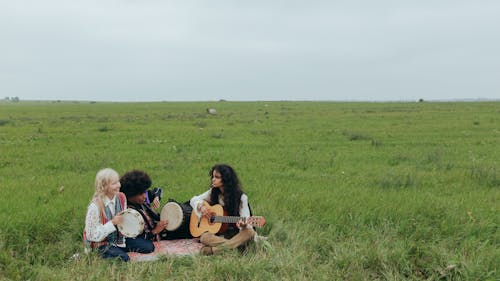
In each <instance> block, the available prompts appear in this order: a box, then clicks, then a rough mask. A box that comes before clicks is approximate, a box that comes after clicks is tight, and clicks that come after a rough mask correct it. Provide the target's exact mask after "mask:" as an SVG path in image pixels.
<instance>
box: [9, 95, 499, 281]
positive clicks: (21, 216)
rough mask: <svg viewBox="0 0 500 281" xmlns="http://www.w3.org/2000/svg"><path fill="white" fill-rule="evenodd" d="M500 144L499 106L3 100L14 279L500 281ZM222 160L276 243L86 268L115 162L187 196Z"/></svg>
mask: <svg viewBox="0 0 500 281" xmlns="http://www.w3.org/2000/svg"><path fill="white" fill-rule="evenodd" d="M209 107H212V108H215V109H217V112H218V113H217V115H208V114H207V113H206V108H209ZM499 148H500V103H499V102H485V103H479V102H477V103H427V102H423V103H328V102H246V103H235V102H213V103H208V102H205V103H201V102H200V103H88V102H80V103H76V102H75V103H71V102H66V103H65V102H62V103H58V102H20V103H5V102H4V103H0V192H1V197H0V279H6V280H9V279H12V280H167V279H168V280H500V229H499V223H500V168H499V167H500V166H499V160H500V152H499V151H500V149H499ZM217 162H224V163H228V164H230V165H232V166H233V167H234V168H235V169H236V171H237V172H238V174H239V176H240V179H241V180H242V183H243V187H244V190H245V191H246V192H247V194H248V195H249V198H250V202H251V204H252V209H253V212H254V213H255V214H256V215H262V216H265V217H266V219H267V221H268V223H267V225H266V226H265V227H264V228H263V229H261V231H260V234H262V235H265V236H268V237H269V244H258V245H253V246H252V247H250V249H249V251H248V252H247V253H246V254H244V255H241V254H240V253H238V252H227V253H224V254H223V255H219V256H214V257H204V256H196V257H186V258H164V259H162V260H160V261H157V262H151V263H134V264H121V263H118V262H110V261H104V260H101V259H99V258H97V257H95V256H92V255H90V256H84V257H83V258H81V259H77V260H74V259H71V256H72V255H73V254H74V253H78V252H81V251H82V247H83V245H82V242H81V233H82V229H83V225H84V220H85V213H86V208H87V205H88V203H89V201H90V198H91V196H92V194H93V189H94V186H93V182H94V178H95V174H96V172H97V171H98V170H99V169H100V168H103V167H111V168H114V169H115V170H117V171H118V172H119V173H123V172H125V171H126V170H129V169H133V168H139V169H143V170H146V171H147V172H148V173H149V174H150V175H151V177H152V179H153V181H154V183H153V184H154V185H155V186H163V187H164V188H165V191H166V197H170V198H174V199H177V200H178V201H184V200H187V199H189V198H190V197H191V196H192V195H195V194H199V193H201V192H203V191H205V190H206V189H207V187H208V185H209V177H208V170H209V169H210V167H211V166H212V165H213V164H215V163H217ZM62 187H64V188H62ZM61 189H63V191H61Z"/></svg>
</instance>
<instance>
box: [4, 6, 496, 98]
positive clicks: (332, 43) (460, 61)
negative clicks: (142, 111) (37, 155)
mask: <svg viewBox="0 0 500 281" xmlns="http://www.w3.org/2000/svg"><path fill="white" fill-rule="evenodd" d="M499 15H500V1H498V0H491V1H490V0H476V1H472V0H470V1H462V0H432V1H431V0H420V1H401V0H399V1H396V0H393V1H388V0H379V1H372V0H364V1H356V0H351V1H335V0H329V1H320V0H318V1H315V0H309V1H294V0H287V1H278V0H275V1H273V0H266V1H262V0H253V1H227V0H212V1H197V0H182V1H174V0H172V1H169V0H85V1H79V0H75V1H68V0H44V1H39V0H36V1H26V0H16V1H11V0H9V1H7V0H0V98H4V97H19V98H20V99H21V100H32V99H37V100H38V99H40V100H91V101H216V100H220V99H225V100H234V101H253V100H266V101H268V100H322V101H323V100H332V101H345V100H351V101H413V100H419V99H424V100H455V99H459V100H460V99H500V51H499V50H500V16H499ZM1 95H3V96H1Z"/></svg>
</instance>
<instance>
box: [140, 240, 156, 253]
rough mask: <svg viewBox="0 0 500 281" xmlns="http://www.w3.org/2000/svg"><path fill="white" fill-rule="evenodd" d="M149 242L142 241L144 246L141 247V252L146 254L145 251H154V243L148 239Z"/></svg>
mask: <svg viewBox="0 0 500 281" xmlns="http://www.w3.org/2000/svg"><path fill="white" fill-rule="evenodd" d="M149 242H150V243H144V247H143V249H142V252H141V253H143V254H147V253H152V252H154V251H155V245H154V244H153V242H151V241H149Z"/></svg>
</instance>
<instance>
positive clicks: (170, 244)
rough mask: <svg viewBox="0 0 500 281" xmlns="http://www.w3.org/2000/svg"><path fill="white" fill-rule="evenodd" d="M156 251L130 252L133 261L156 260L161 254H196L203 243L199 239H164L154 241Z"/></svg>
mask: <svg viewBox="0 0 500 281" xmlns="http://www.w3.org/2000/svg"><path fill="white" fill-rule="evenodd" d="M153 244H154V245H155V251H154V252H152V253H149V254H139V253H133V252H130V253H128V255H129V257H130V260H131V261H154V260H157V259H158V258H160V257H161V256H165V255H169V256H184V255H195V254H198V253H199V252H200V249H201V247H203V245H202V244H201V243H200V240H199V239H178V240H162V241H160V242H154V243H153Z"/></svg>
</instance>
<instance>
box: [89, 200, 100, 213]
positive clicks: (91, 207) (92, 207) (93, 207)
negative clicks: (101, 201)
mask: <svg viewBox="0 0 500 281" xmlns="http://www.w3.org/2000/svg"><path fill="white" fill-rule="evenodd" d="M98 211H99V207H97V204H96V202H94V200H92V201H90V204H89V206H88V207H87V213H91V212H98Z"/></svg>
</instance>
